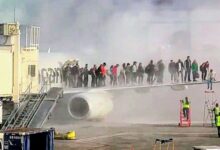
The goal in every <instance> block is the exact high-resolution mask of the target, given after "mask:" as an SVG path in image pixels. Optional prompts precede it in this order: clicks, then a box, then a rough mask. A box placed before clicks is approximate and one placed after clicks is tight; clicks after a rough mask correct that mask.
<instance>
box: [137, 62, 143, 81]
mask: <svg viewBox="0 0 220 150" xmlns="http://www.w3.org/2000/svg"><path fill="white" fill-rule="evenodd" d="M137 76H138V84H143V79H144V68H143V66H142V63H139V65H138V68H137Z"/></svg>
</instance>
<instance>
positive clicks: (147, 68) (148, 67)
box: [145, 65, 150, 73]
mask: <svg viewBox="0 0 220 150" xmlns="http://www.w3.org/2000/svg"><path fill="white" fill-rule="evenodd" d="M149 72H150V66H149V65H148V66H147V67H146V68H145V73H149Z"/></svg>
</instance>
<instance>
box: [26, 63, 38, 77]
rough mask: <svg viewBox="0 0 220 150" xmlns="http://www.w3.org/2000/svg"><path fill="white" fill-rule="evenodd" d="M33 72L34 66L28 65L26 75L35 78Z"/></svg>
mask: <svg viewBox="0 0 220 150" xmlns="http://www.w3.org/2000/svg"><path fill="white" fill-rule="evenodd" d="M35 70H36V65H29V66H28V75H30V76H31V77H35Z"/></svg>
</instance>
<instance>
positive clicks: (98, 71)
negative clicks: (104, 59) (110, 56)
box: [96, 64, 102, 87]
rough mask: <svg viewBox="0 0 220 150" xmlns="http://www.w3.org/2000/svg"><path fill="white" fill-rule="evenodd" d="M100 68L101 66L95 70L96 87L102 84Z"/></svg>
mask: <svg viewBox="0 0 220 150" xmlns="http://www.w3.org/2000/svg"><path fill="white" fill-rule="evenodd" d="M101 67H102V64H101V65H100V66H99V67H98V68H97V69H96V81H97V83H96V85H97V87H99V86H101V83H102V74H101Z"/></svg>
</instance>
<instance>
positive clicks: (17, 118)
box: [1, 87, 46, 130]
mask: <svg viewBox="0 0 220 150" xmlns="http://www.w3.org/2000/svg"><path fill="white" fill-rule="evenodd" d="M26 95H27V96H25V97H24V98H23V101H22V102H21V103H20V104H19V106H17V107H15V109H14V110H13V111H12V112H11V114H10V116H9V117H8V119H7V120H6V121H5V123H4V125H3V126H2V128H1V129H2V130H5V129H11V128H22V127H27V126H28V124H29V123H30V121H31V120H32V118H33V116H34V115H35V113H36V112H37V110H38V108H39V106H40V105H41V103H42V101H43V100H44V97H45V96H46V93H44V87H42V88H41V90H40V92H39V93H38V94H35V95H31V94H26Z"/></svg>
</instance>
